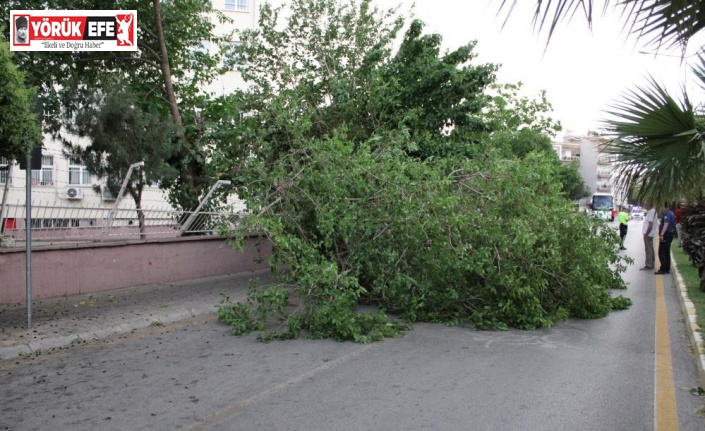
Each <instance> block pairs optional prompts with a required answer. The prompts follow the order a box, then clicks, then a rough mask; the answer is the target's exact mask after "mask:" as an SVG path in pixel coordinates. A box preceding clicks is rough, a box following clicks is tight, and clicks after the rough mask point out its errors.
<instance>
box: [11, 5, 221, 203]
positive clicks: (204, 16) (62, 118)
mask: <svg viewBox="0 0 705 431" xmlns="http://www.w3.org/2000/svg"><path fill="white" fill-rule="evenodd" d="M6 4H7V8H4V9H2V10H1V11H0V16H1V17H2V18H3V19H4V20H5V21H6V22H8V21H9V11H10V10H11V9H29V10H32V9H45V8H46V9H76V8H81V9H87V10H101V9H102V10H112V9H122V10H131V9H134V10H137V14H138V18H139V19H138V34H137V38H138V45H139V48H140V49H139V50H138V51H136V52H110V53H102V52H18V53H17V54H18V55H17V56H16V58H17V62H18V65H19V68H20V70H22V71H24V72H25V73H26V74H27V79H28V83H29V84H31V85H33V86H36V87H37V88H39V89H40V93H41V94H42V96H43V97H44V99H45V100H46V102H45V105H46V110H47V111H48V112H49V113H51V116H50V117H49V118H48V125H49V128H50V130H51V131H52V132H54V133H55V134H58V133H60V132H62V131H63V132H75V130H73V128H72V122H73V118H74V117H75V115H76V113H77V112H78V111H80V110H81V109H83V108H85V107H87V106H90V103H91V101H92V97H93V95H94V94H95V93H96V92H103V93H105V92H106V91H105V88H106V87H107V86H109V85H111V82H113V81H114V80H115V79H116V78H117V79H120V80H122V81H124V82H127V83H128V84H129V85H130V87H131V91H132V92H133V93H135V94H137V95H139V97H138V99H137V100H136V103H137V104H138V105H139V108H140V109H141V110H142V111H144V112H147V113H155V114H159V115H164V114H166V115H170V116H171V118H172V121H171V123H172V124H176V125H177V126H179V127H180V129H179V130H180V131H179V133H177V135H176V136H175V139H174V140H173V143H172V145H173V146H174V148H175V150H176V151H175V152H174V153H173V156H172V158H171V159H170V160H169V162H170V163H171V164H172V165H173V166H174V167H176V168H177V169H178V171H179V175H178V176H175V177H173V178H170V179H168V180H165V181H164V182H162V183H161V186H162V187H164V188H167V189H169V190H170V195H169V196H170V200H171V201H172V203H173V204H174V205H176V206H178V207H181V208H184V209H192V208H194V207H195V206H196V204H197V202H198V198H199V195H200V194H201V192H202V190H203V188H204V187H207V186H208V185H209V184H210V183H211V182H213V181H214V179H211V178H207V176H206V168H205V160H206V153H207V151H206V150H205V149H204V148H203V147H202V146H201V135H202V132H203V131H202V128H201V126H200V124H199V123H198V120H197V115H196V112H195V108H196V107H203V105H205V104H206V103H207V101H208V100H209V95H207V94H204V93H203V92H202V90H201V88H202V84H204V83H207V82H210V81H211V80H212V79H213V78H214V77H215V76H217V75H218V74H219V73H221V72H222V70H221V68H220V67H219V62H220V55H219V54H211V53H208V52H205V50H203V49H199V48H201V47H202V46H203V45H202V44H203V43H213V44H215V45H220V44H221V42H226V41H230V38H231V37H230V35H222V36H216V35H214V33H213V27H214V25H213V23H212V21H211V19H212V18H213V17H215V19H218V20H221V21H224V20H226V18H225V17H224V16H223V15H222V14H220V13H219V12H218V11H217V10H214V9H213V8H212V5H211V2H210V1H207V0H167V1H161V2H157V1H154V2H146V1H140V0H118V1H107V0H82V1H81V2H79V3H77V2H76V1H73V0H49V1H44V0H8V1H7V2H6ZM6 34H7V29H6ZM167 47H168V49H167Z"/></svg>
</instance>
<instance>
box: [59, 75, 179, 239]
mask: <svg viewBox="0 0 705 431" xmlns="http://www.w3.org/2000/svg"><path fill="white" fill-rule="evenodd" d="M107 90H108V93H107V94H105V95H100V94H97V95H96V100H95V103H94V104H93V105H92V106H91V107H90V108H89V109H85V110H82V111H81V112H80V113H79V114H78V116H77V117H76V130H77V132H78V134H79V136H86V137H88V138H90V143H89V144H88V145H87V146H85V147H84V146H81V145H75V143H71V142H67V143H66V144H67V147H68V150H69V155H70V156H71V157H73V158H78V159H81V160H83V162H84V163H85V165H86V168H87V169H88V171H89V172H91V173H92V174H95V175H97V176H98V177H101V178H105V179H106V184H107V187H108V189H109V190H110V193H112V195H113V196H117V194H118V191H119V190H120V187H121V185H122V182H123V180H124V178H125V175H126V174H127V171H128V169H129V167H130V165H132V164H134V163H137V162H140V161H144V167H143V168H142V171H141V172H135V173H134V174H132V175H131V178H130V179H129V181H128V183H127V187H126V191H127V193H128V194H129V195H130V196H131V197H132V199H133V200H134V202H135V208H136V210H137V220H138V225H139V230H140V234H141V235H142V236H143V235H144V233H145V223H144V222H145V214H144V208H143V205H142V192H143V190H144V187H145V186H146V185H153V184H157V183H158V182H159V181H163V180H164V179H169V178H173V177H174V176H176V175H177V174H178V172H177V170H176V169H175V168H174V167H172V166H171V165H169V163H168V162H167V161H168V160H169V159H170V158H171V157H173V154H174V151H175V150H174V147H173V145H172V142H173V138H174V136H175V134H176V133H177V130H178V128H177V127H176V126H175V125H173V124H172V123H171V119H170V118H169V117H166V118H165V117H164V116H163V115H160V114H159V113H150V112H144V111H143V110H141V109H140V107H139V104H138V103H137V97H136V96H135V95H134V94H132V93H130V92H129V88H128V87H126V86H123V85H116V86H113V87H109V88H108V89H107Z"/></svg>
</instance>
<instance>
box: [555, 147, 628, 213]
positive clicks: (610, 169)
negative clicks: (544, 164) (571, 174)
mask: <svg viewBox="0 0 705 431" xmlns="http://www.w3.org/2000/svg"><path fill="white" fill-rule="evenodd" d="M605 142H606V140H605V138H603V137H600V136H575V135H566V136H564V137H563V140H562V141H559V142H553V148H554V149H555V150H556V153H557V154H558V157H559V158H560V160H561V162H563V163H565V164H570V163H578V171H579V172H580V176H581V177H582V179H583V181H584V182H585V185H586V186H587V187H588V189H589V190H590V193H591V194H593V193H608V194H611V195H612V196H614V199H615V203H616V205H621V204H622V203H624V204H626V203H627V200H626V196H625V193H624V191H623V190H620V189H619V188H618V187H617V186H616V177H615V172H616V170H615V164H616V157H615V156H614V155H611V154H606V153H604V152H602V151H601V146H602V145H604V144H605ZM586 202H587V200H586V201H585V202H581V203H580V206H581V209H582V208H583V207H585V206H586Z"/></svg>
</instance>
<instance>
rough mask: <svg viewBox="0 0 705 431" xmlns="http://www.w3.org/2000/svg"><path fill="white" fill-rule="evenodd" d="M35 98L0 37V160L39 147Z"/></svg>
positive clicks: (8, 46) (39, 138) (20, 154)
mask: <svg viewBox="0 0 705 431" xmlns="http://www.w3.org/2000/svg"><path fill="white" fill-rule="evenodd" d="M35 97H36V96H35V92H34V91H33V90H32V89H31V88H30V87H28V86H27V85H26V84H25V82H24V74H23V73H22V72H20V71H19V70H18V69H17V66H16V65H15V63H14V62H13V59H12V53H11V52H10V45H9V44H8V43H7V42H6V41H5V39H4V37H2V36H0V157H5V158H6V159H10V160H13V159H19V158H20V157H22V156H24V155H25V154H27V150H28V149H29V148H33V147H35V146H36V145H41V142H42V134H41V130H40V127H39V123H38V122H37V116H36V114H35V113H34V99H35Z"/></svg>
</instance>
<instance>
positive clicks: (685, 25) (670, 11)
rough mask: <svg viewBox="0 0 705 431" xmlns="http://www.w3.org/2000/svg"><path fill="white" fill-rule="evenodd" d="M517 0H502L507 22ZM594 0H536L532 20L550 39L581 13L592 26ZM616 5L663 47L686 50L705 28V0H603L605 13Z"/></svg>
mask: <svg viewBox="0 0 705 431" xmlns="http://www.w3.org/2000/svg"><path fill="white" fill-rule="evenodd" d="M517 3H518V0H502V1H501V3H500V5H499V10H498V13H500V12H502V11H506V16H505V19H504V25H506V24H507V20H508V19H509V16H510V15H511V14H512V12H513V10H514V9H515V7H516V5H517ZM596 3H597V2H596V1H594V0H536V2H535V8H534V15H533V19H532V23H533V26H534V28H537V29H538V30H539V31H547V32H548V41H547V43H548V42H550V40H551V38H552V37H553V34H554V32H555V30H556V27H557V26H558V24H559V23H560V22H561V21H563V20H566V19H567V20H570V19H572V18H573V17H574V16H575V15H576V14H577V13H580V12H581V13H582V15H584V17H585V18H586V20H587V23H588V27H591V26H592V22H593V18H594V16H593V15H594V13H595V4H596ZM610 5H614V9H619V10H621V13H620V15H621V17H622V19H623V20H624V22H625V28H626V27H628V28H629V32H630V33H632V34H634V35H636V36H637V37H638V38H639V39H640V40H643V41H645V42H646V44H647V45H651V46H656V48H657V49H660V48H672V47H674V46H680V47H681V49H682V50H683V52H685V48H686V46H687V45H688V41H689V40H690V39H691V37H693V36H694V35H695V34H697V33H698V32H700V31H701V30H703V29H704V28H705V0H648V1H647V0H617V1H610V0H602V13H603V15H604V14H606V12H607V10H608V9H610Z"/></svg>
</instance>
